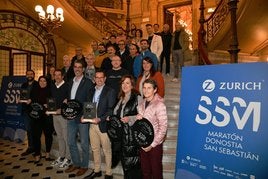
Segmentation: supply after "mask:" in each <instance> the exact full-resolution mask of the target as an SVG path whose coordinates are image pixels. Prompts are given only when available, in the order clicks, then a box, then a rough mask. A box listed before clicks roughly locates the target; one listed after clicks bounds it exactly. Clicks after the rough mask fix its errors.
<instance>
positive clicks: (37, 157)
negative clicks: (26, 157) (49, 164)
mask: <svg viewBox="0 0 268 179" xmlns="http://www.w3.org/2000/svg"><path fill="white" fill-rule="evenodd" d="M41 158H42V156H41V155H40V156H35V161H34V164H38V163H39V162H40V161H41Z"/></svg>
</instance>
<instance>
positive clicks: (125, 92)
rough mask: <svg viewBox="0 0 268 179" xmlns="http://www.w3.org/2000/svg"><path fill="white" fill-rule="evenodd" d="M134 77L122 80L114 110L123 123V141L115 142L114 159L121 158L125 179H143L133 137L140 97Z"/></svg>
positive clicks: (137, 148)
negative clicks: (133, 126) (132, 128)
mask: <svg viewBox="0 0 268 179" xmlns="http://www.w3.org/2000/svg"><path fill="white" fill-rule="evenodd" d="M134 82H135V80H134V77H133V76H131V75H125V76H123V77H122V79H121V83H120V84H121V89H120V92H119V99H120V100H119V101H118V103H117V104H116V106H115V108H114V115H116V116H118V118H120V120H121V122H122V126H123V130H122V136H121V140H120V141H119V142H118V141H116V142H113V140H112V145H113V149H114V150H113V157H116V156H118V155H119V156H120V160H121V163H122V167H123V170H124V178H125V179H139V178H142V175H141V166H140V156H139V149H140V147H139V146H138V145H137V144H136V143H135V141H134V140H133V137H132V131H131V125H133V124H134V122H135V117H136V115H137V113H138V111H137V106H138V99H139V97H140V96H139V95H138V93H137V92H136V91H135V90H134V86H135V85H134Z"/></svg>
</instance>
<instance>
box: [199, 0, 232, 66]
mask: <svg viewBox="0 0 268 179" xmlns="http://www.w3.org/2000/svg"><path fill="white" fill-rule="evenodd" d="M227 1H228V0H221V1H220V3H219V4H218V6H217V7H216V9H215V11H214V12H213V13H212V14H211V15H210V16H209V18H207V19H205V17H204V11H205V7H204V0H201V3H200V8H199V9H200V20H199V23H200V28H199V31H198V50H199V55H200V58H201V60H202V62H203V64H212V63H211V61H210V60H209V58H208V52H207V42H208V41H210V40H211V39H212V38H213V37H214V36H215V34H216V33H217V32H218V31H219V29H220V27H221V25H222V22H223V21H224V20H225V18H226V16H227V14H228V12H229V11H228V4H227ZM205 24H206V29H205Z"/></svg>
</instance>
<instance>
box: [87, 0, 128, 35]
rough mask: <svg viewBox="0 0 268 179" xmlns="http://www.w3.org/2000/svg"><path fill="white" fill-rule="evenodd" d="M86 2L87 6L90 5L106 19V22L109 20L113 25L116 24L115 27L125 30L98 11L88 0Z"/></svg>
mask: <svg viewBox="0 0 268 179" xmlns="http://www.w3.org/2000/svg"><path fill="white" fill-rule="evenodd" d="M86 2H87V4H88V5H89V6H91V7H92V8H93V9H94V10H95V11H96V12H97V13H98V14H100V15H101V16H102V17H103V18H104V19H106V20H107V21H108V22H110V23H111V24H113V25H114V26H116V27H117V28H122V29H123V30H124V31H125V32H126V30H125V29H124V28H123V27H121V26H119V25H118V24H116V23H115V22H114V21H112V20H111V19H109V18H108V17H106V16H105V15H104V14H103V13H102V12H100V11H99V10H98V9H97V8H96V7H95V6H94V5H93V4H92V3H91V2H90V0H86Z"/></svg>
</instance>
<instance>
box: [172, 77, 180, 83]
mask: <svg viewBox="0 0 268 179" xmlns="http://www.w3.org/2000/svg"><path fill="white" fill-rule="evenodd" d="M171 81H172V82H178V81H179V80H178V78H173V79H172V80H171Z"/></svg>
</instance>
